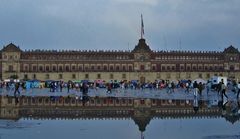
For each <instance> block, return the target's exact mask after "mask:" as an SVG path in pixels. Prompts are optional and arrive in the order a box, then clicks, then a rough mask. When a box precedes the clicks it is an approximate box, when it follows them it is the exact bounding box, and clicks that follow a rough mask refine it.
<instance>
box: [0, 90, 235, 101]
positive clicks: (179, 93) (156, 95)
mask: <svg viewBox="0 0 240 139" xmlns="http://www.w3.org/2000/svg"><path fill="white" fill-rule="evenodd" d="M226 94H227V95H228V97H229V100H234V99H235V100H236V94H235V93H234V92H232V91H231V90H227V93H226ZM0 95H9V96H13V95H14V90H9V91H7V90H6V89H5V88H3V89H0ZM21 95H24V96H32V97H35V96H70V97H75V96H82V92H80V91H79V90H76V89H72V90H70V92H69V93H68V92H67V89H63V91H62V92H60V91H56V92H50V89H49V88H44V89H38V88H34V89H29V90H21ZM88 95H89V96H90V97H118V98H150V99H183V100H192V99H194V95H193V90H192V91H190V92H189V93H188V92H185V89H183V88H177V89H175V90H174V92H171V93H168V91H167V89H148V88H146V89H143V90H142V89H136V90H135V89H121V88H117V89H112V92H111V93H107V90H106V89H105V88H99V89H89V91H88ZM198 98H199V99H201V100H210V101H218V100H219V99H220V97H219V95H218V93H217V92H216V91H210V92H209V94H208V95H207V93H206V89H205V90H203V92H202V96H198Z"/></svg>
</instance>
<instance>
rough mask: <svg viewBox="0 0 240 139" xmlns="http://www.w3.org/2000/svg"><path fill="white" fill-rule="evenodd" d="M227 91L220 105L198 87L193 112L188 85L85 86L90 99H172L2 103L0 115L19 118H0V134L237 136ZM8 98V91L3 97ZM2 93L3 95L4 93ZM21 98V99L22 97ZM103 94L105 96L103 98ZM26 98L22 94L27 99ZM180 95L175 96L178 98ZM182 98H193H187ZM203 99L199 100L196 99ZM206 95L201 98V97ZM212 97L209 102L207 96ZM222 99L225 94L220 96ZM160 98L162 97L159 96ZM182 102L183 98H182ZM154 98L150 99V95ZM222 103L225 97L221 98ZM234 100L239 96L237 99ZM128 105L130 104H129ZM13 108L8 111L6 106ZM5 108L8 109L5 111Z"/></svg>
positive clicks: (26, 137) (37, 138) (171, 138)
mask: <svg viewBox="0 0 240 139" xmlns="http://www.w3.org/2000/svg"><path fill="white" fill-rule="evenodd" d="M0 94H1V95H3V96H6V95H8V96H13V95H14V90H10V91H7V90H6V89H0ZM226 94H227V95H228V97H229V99H228V101H229V102H226V106H222V105H221V106H219V99H220V97H219V95H218V94H217V92H215V91H211V92H209V94H208V95H207V93H206V90H204V91H203V93H202V96H198V97H197V100H198V102H199V103H198V104H199V106H198V111H196V112H194V110H195V109H194V107H195V105H194V101H195V100H196V97H194V95H193V91H191V92H189V93H187V92H185V90H184V89H182V88H179V89H176V90H175V91H174V92H172V93H168V90H167V89H162V90H154V89H152V90H151V89H144V90H133V89H120V88H119V89H113V90H112V93H106V89H98V90H96V89H89V92H88V95H89V96H90V97H92V98H93V99H94V98H95V99H99V98H104V97H110V98H114V97H119V98H133V99H138V98H142V99H144V98H146V99H148V98H149V99H159V100H173V99H176V101H175V102H174V104H168V103H169V102H171V103H173V102H172V101H167V103H163V104H160V105H159V106H158V103H154V104H155V105H156V106H153V107H147V108H145V107H140V108H138V107H131V106H130V107H127V106H126V110H123V108H121V109H122V110H120V109H119V108H118V107H115V108H113V107H111V109H109V108H108V107H106V106H105V107H97V108H95V109H94V106H90V105H89V109H88V107H87V108H86V107H85V108H81V107H79V108H78V109H77V108H72V107H63V108H62V109H61V108H60V107H58V108H55V107H52V108H50V107H48V108H46V106H44V107H41V106H39V107H38V105H34V107H25V106H23V107H19V106H17V105H15V104H13V105H12V106H9V107H8V105H6V106H1V107H2V108H1V115H0V116H2V117H3V115H4V113H5V114H6V116H10V117H11V115H9V114H10V113H12V114H18V116H17V117H19V118H18V119H15V120H10V119H11V118H10V119H4V118H3V119H0V139H15V138H23V139H32V138H34V139H42V138H44V139H53V138H58V139H65V138H72V139H79V138H83V139H99V138H104V139H113V138H114V139H123V138H124V139H159V138H164V139H165V138H167V139H193V138H194V139H239V138H240V124H239V119H240V111H239V110H240V105H238V106H237V105H236V111H235V109H232V106H233V105H232V102H231V101H233V102H236V101H235V100H237V99H236V94H235V93H234V92H232V91H231V90H228V91H227V93H226ZM21 95H23V96H31V97H35V96H73V97H75V96H82V92H79V91H78V90H70V92H69V93H68V92H67V89H64V90H63V92H59V91H57V92H50V90H49V89H30V90H21ZM3 98H4V99H8V97H3ZM3 98H2V99H3ZM21 99H24V97H23V98H21ZM104 99H105V98H104ZM26 100H27V99H26ZM178 100H179V101H178ZM182 100H192V101H191V103H189V104H187V102H185V101H182ZM199 100H202V101H204V102H200V101H199ZM205 101H206V102H205ZM209 101H211V105H208V102H209ZM225 101H227V100H225ZM5 102H6V101H5ZM161 102H163V101H161ZM182 102H184V104H182ZM152 103H153V101H152ZM222 103H223V104H224V102H222ZM238 104H240V102H239V101H238ZM128 109H130V110H128ZM10 111H12V112H10ZM8 113H9V114H8Z"/></svg>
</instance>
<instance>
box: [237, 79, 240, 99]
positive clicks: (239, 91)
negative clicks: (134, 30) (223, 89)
mask: <svg viewBox="0 0 240 139" xmlns="http://www.w3.org/2000/svg"><path fill="white" fill-rule="evenodd" d="M237 87H238V92H237V99H238V98H239V93H240V82H238V85H237Z"/></svg>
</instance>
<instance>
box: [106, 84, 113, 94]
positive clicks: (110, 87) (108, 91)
mask: <svg viewBox="0 0 240 139" xmlns="http://www.w3.org/2000/svg"><path fill="white" fill-rule="evenodd" d="M107 93H112V85H111V84H110V83H108V84H107Z"/></svg>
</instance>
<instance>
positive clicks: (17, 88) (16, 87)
mask: <svg viewBox="0 0 240 139" xmlns="http://www.w3.org/2000/svg"><path fill="white" fill-rule="evenodd" d="M19 88H20V83H19V82H17V83H15V91H14V96H16V93H18V95H20V91H19Z"/></svg>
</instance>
